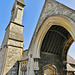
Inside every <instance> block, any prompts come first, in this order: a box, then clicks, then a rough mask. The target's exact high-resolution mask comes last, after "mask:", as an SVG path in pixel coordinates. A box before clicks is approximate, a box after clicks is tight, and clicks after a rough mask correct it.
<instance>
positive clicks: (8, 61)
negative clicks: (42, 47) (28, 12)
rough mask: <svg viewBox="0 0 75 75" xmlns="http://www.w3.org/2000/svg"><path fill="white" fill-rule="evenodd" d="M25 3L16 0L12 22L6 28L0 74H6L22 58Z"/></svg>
mask: <svg viewBox="0 0 75 75" xmlns="http://www.w3.org/2000/svg"><path fill="white" fill-rule="evenodd" d="M24 6H25V3H24V1H23V0H20V1H18V0H15V3H14V6H13V9H12V12H11V20H10V23H9V25H8V26H7V28H6V33H5V37H4V40H3V43H2V46H1V51H0V54H1V57H0V58H1V59H0V60H2V61H1V62H0V74H1V75H6V73H7V72H8V71H9V70H10V69H11V68H12V67H13V66H14V64H15V63H16V62H17V61H18V60H19V59H20V58H21V56H22V53H23V46H24V45H23V27H24V26H23V25H22V16H23V10H24Z"/></svg>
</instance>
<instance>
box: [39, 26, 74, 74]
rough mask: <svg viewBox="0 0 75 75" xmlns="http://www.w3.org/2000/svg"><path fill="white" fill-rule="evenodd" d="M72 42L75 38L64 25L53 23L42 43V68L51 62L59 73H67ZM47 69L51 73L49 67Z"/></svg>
mask: <svg viewBox="0 0 75 75" xmlns="http://www.w3.org/2000/svg"><path fill="white" fill-rule="evenodd" d="M72 43H73V38H72V36H71V35H70V33H69V32H68V31H67V30H66V29H65V28H64V27H62V26H59V25H52V26H51V27H50V29H49V30H48V32H47V33H46V35H45V37H44V39H43V42H42V45H41V50H40V51H41V52H40V56H41V60H40V61H39V64H41V63H42V64H41V65H40V70H41V68H42V67H43V66H45V65H47V64H51V65H54V66H56V69H57V70H56V73H58V75H64V74H66V73H67V72H66V69H67V67H66V62H67V59H66V58H67V52H68V49H69V47H70V46H71V44H72ZM47 71H48V73H49V69H46V71H45V72H47ZM40 73H41V72H40ZM47 75H49V74H47Z"/></svg>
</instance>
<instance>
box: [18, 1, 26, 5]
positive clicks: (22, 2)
mask: <svg viewBox="0 0 75 75" xmlns="http://www.w3.org/2000/svg"><path fill="white" fill-rule="evenodd" d="M17 1H18V2H19V3H21V4H23V5H25V2H24V0H17Z"/></svg>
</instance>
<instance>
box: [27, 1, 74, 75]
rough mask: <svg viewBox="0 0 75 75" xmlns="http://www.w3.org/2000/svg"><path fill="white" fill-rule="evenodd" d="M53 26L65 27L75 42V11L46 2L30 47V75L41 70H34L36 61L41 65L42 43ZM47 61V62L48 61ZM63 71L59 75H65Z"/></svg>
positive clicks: (56, 3)
mask: <svg viewBox="0 0 75 75" xmlns="http://www.w3.org/2000/svg"><path fill="white" fill-rule="evenodd" d="M52 25H59V26H62V27H64V28H65V29H66V30H67V31H69V33H70V34H71V36H72V40H73V41H75V10H72V9H70V8H68V7H66V6H65V5H63V4H61V3H59V2H57V1H55V0H45V4H44V6H43V9H42V12H41V15H40V18H39V21H38V23H37V26H36V29H35V32H34V35H33V37H32V40H31V43H30V46H29V53H28V56H29V68H28V70H29V75H30V74H32V75H35V73H36V71H37V72H38V73H39V70H36V69H35V68H34V66H35V65H34V64H35V59H38V61H37V62H38V64H39V60H40V58H41V55H40V54H41V51H40V50H41V45H42V41H43V39H44V37H45V35H46V33H47V32H48V30H49V29H50V27H51V26H52ZM61 54H62V52H61ZM53 57H54V56H53ZM41 59H42V58H41ZM50 59H51V56H50ZM54 59H55V58H54ZM57 59H58V58H57ZM42 60H44V59H42ZM45 60H46V61H47V59H45ZM64 61H65V60H64ZM62 62H63V61H62ZM49 63H50V62H49ZM52 63H53V61H52ZM56 63H57V62H56ZM43 64H44V63H43ZM62 64H63V63H62ZM44 65H45V64H44ZM38 67H39V66H38ZM63 70H64V69H63ZM63 70H61V73H59V72H58V73H57V74H58V75H63ZM64 74H65V73H64Z"/></svg>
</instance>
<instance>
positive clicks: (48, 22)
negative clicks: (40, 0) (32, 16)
mask: <svg viewBox="0 0 75 75" xmlns="http://www.w3.org/2000/svg"><path fill="white" fill-rule="evenodd" d="M24 6H25V2H24V0H15V2H14V5H13V8H12V12H11V20H10V22H9V25H8V26H7V28H6V32H5V36H4V40H3V42H2V45H1V47H0V75H74V73H75V60H74V59H72V58H71V57H69V56H68V55H67V54H68V50H69V48H70V46H71V44H72V43H73V42H74V41H75V10H73V9H71V8H69V7H67V6H65V5H63V4H61V3H59V2H57V1H56V0H45V3H44V6H43V9H42V12H41V15H40V17H39V20H38V23H37V25H36V29H35V31H34V34H33V37H32V40H31V43H30V45H29V48H28V50H25V51H24V50H23V46H24V45H23V27H24V26H23V25H22V16H23V10H24ZM68 57H69V58H68ZM68 60H71V61H73V62H70V61H68Z"/></svg>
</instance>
